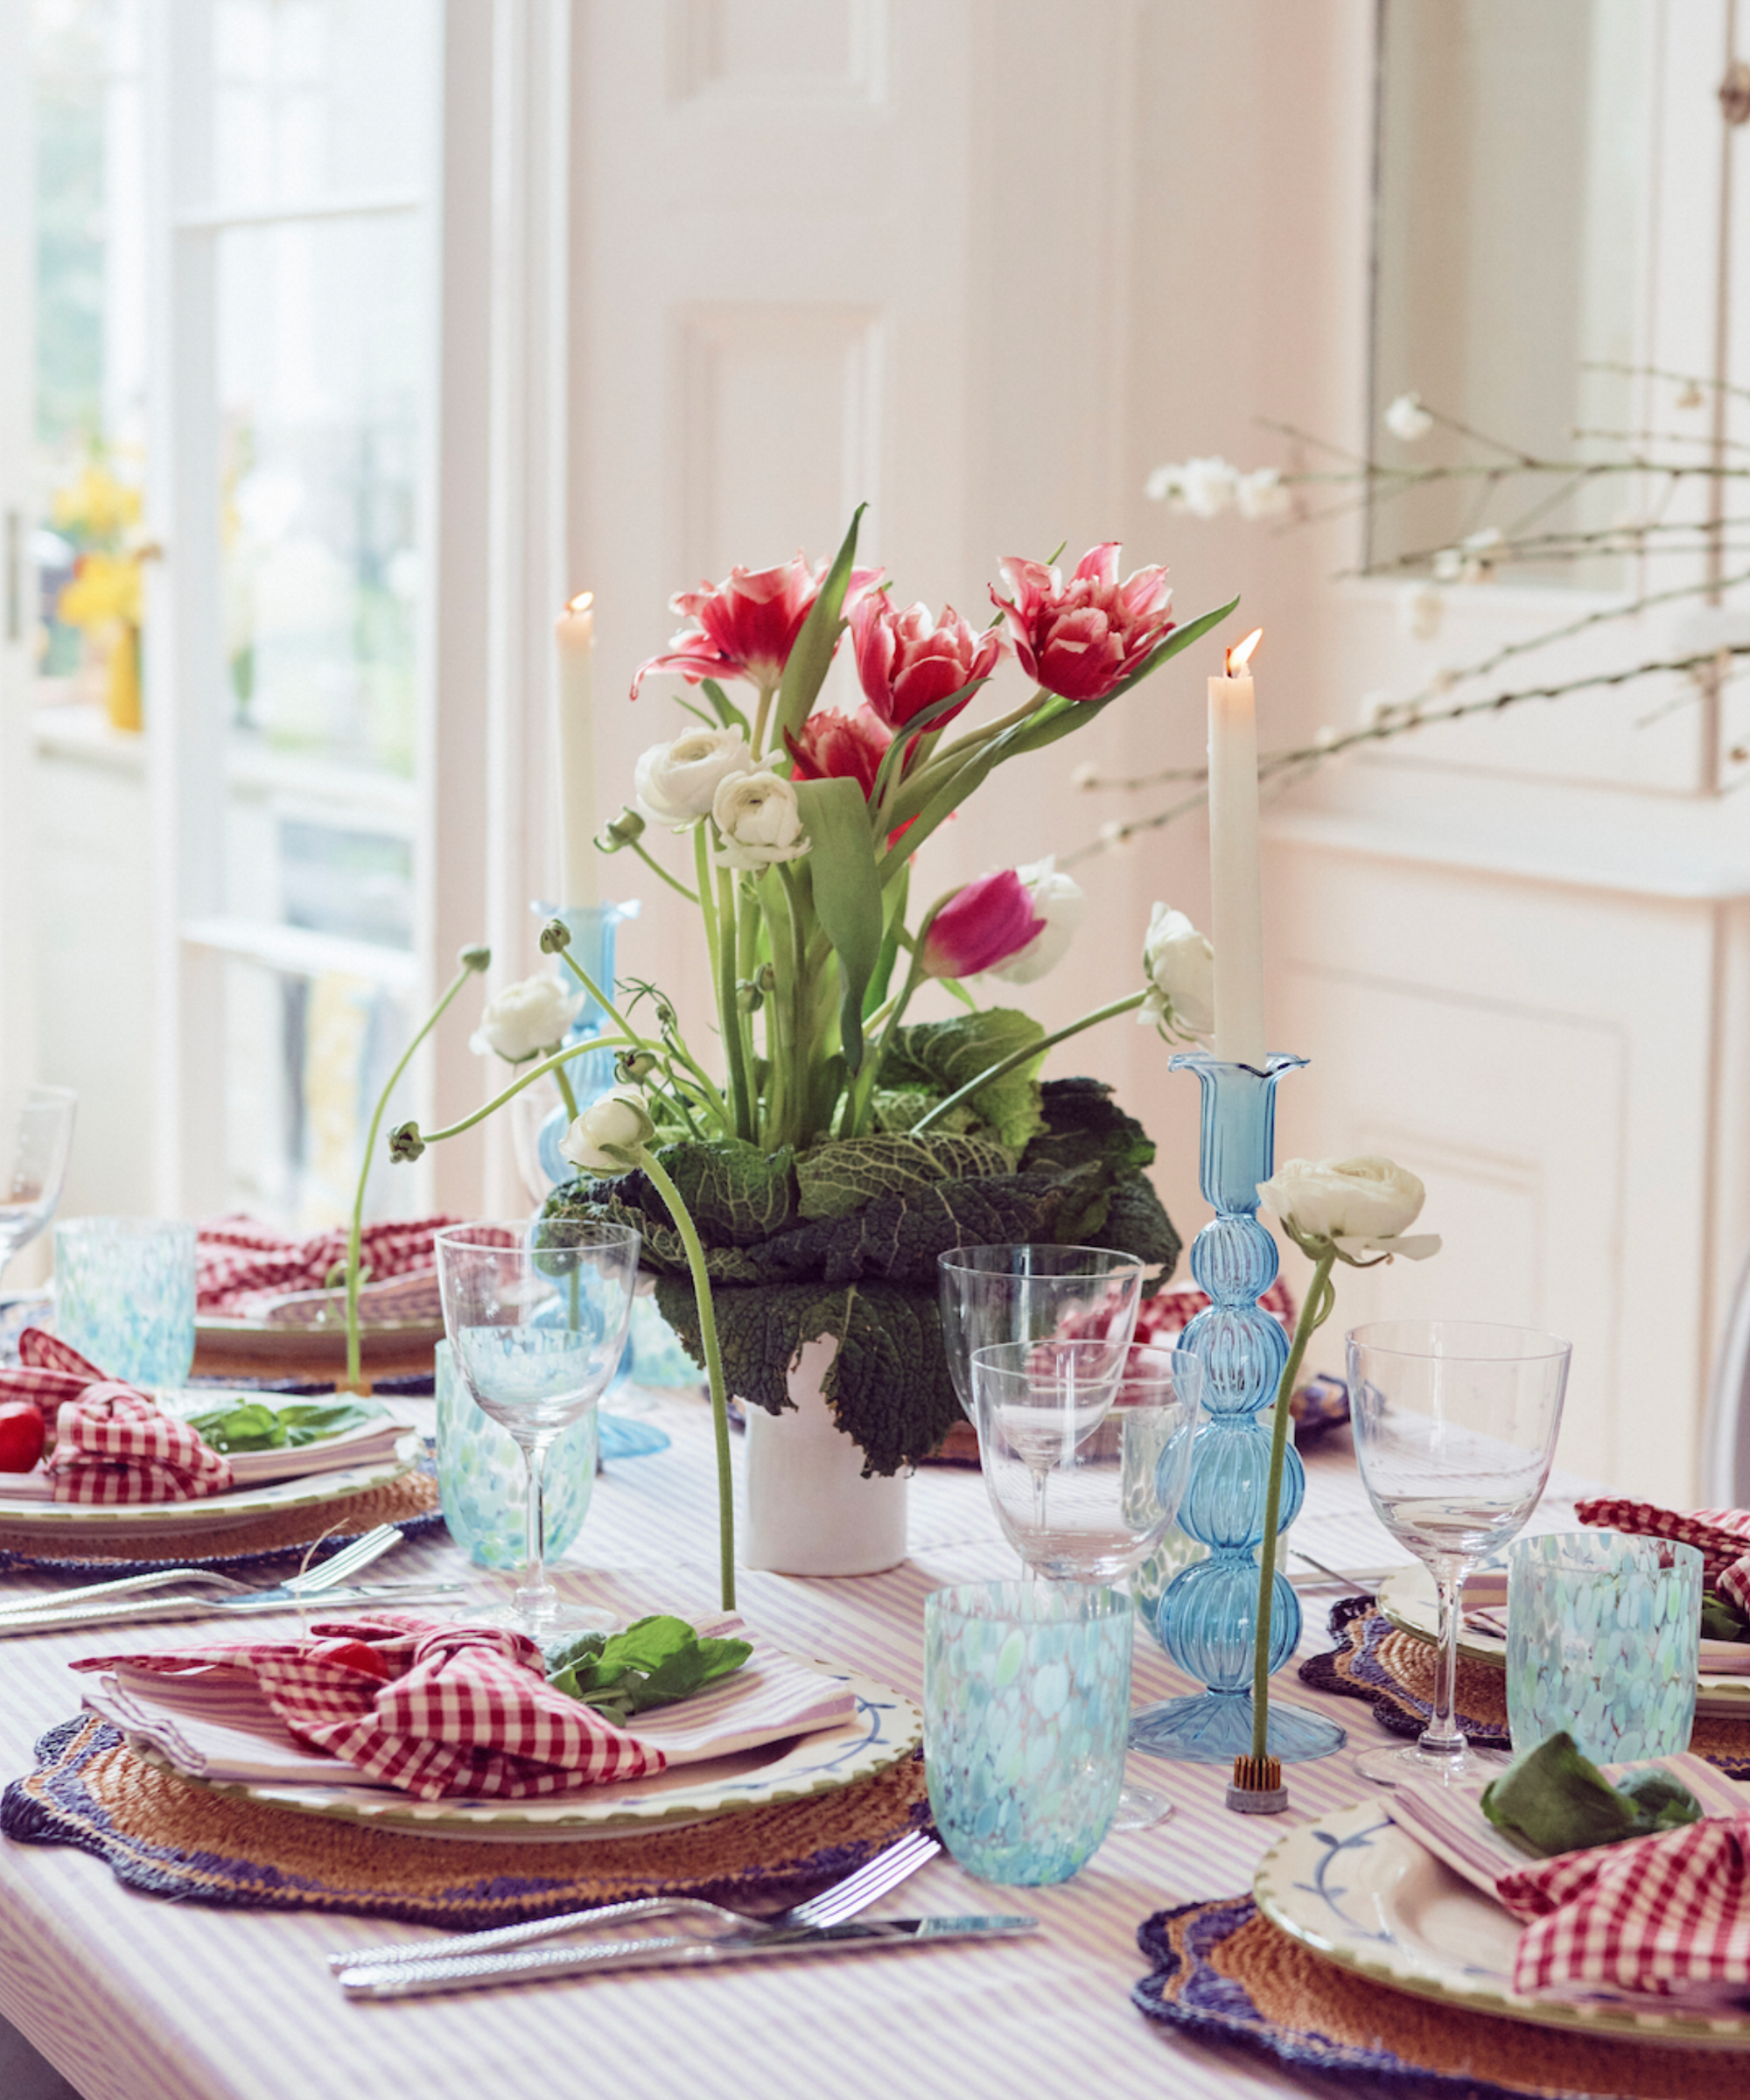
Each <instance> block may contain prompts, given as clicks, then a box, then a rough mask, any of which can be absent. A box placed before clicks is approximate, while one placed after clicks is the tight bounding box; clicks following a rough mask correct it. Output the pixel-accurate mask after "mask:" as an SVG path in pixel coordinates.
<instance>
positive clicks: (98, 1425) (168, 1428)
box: [0, 1327, 235, 1506]
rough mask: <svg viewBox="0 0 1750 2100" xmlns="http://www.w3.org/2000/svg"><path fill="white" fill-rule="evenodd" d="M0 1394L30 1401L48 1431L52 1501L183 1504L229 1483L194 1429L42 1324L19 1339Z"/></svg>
mask: <svg viewBox="0 0 1750 2100" xmlns="http://www.w3.org/2000/svg"><path fill="white" fill-rule="evenodd" d="M0 1398H4V1399H8V1400H31V1401H34V1402H35V1403H36V1405H37V1408H38V1411H39V1412H40V1413H41V1414H42V1415H43V1417H44V1418H45V1422H46V1423H47V1425H48V1426H49V1427H50V1428H51V1429H52V1432H53V1433H54V1439H55V1445H54V1450H53V1451H52V1453H51V1454H50V1456H49V1460H48V1466H47V1472H48V1475H49V1478H50V1480H51V1481H52V1482H53V1485H54V1499H55V1500H56V1502H87V1503H102V1504H104V1505H106V1506H114V1505H116V1504H120V1503H133V1502H193V1500H195V1499H196V1497H198V1496H200V1495H222V1494H224V1492H225V1491H226V1489H227V1488H230V1487H232V1486H233V1485H234V1484H235V1483H234V1481H233V1479H232V1474H231V1466H230V1461H229V1460H228V1459H225V1458H221V1455H220V1454H219V1453H217V1452H216V1451H214V1449H213V1447H212V1446H211V1445H209V1444H208V1443H207V1442H206V1440H205V1439H203V1438H202V1437H201V1435H200V1432H198V1431H197V1430H193V1429H191V1428H190V1427H189V1425H188V1424H187V1423H186V1422H179V1421H177V1420H175V1419H174V1418H172V1416H169V1415H166V1414H164V1413H162V1412H161V1411H159V1408H158V1403H157V1402H156V1401H155V1400H153V1399H151V1398H150V1397H148V1396H147V1395H146V1394H144V1393H143V1392H139V1391H137V1390H136V1389H135V1388H134V1387H133V1386H131V1385H123V1383H121V1382H120V1381H119V1380H118V1379H114V1378H109V1377H106V1376H104V1374H103V1373H102V1371H101V1370H99V1369H98V1368H97V1366H96V1365H95V1363H93V1362H90V1361H89V1360H88V1358H86V1357H84V1356H81V1355H80V1353H79V1351H78V1350H77V1349H73V1348H68V1347H67V1345H66V1342H64V1341H58V1340H57V1339H56V1338H55V1336H54V1335H52V1334H48V1333H46V1332H45V1330H44V1329H43V1328H41V1327H26V1328H25V1331H24V1333H23V1334H20V1335H19V1337H18V1369H16V1370H0Z"/></svg>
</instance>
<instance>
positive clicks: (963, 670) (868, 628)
mask: <svg viewBox="0 0 1750 2100" xmlns="http://www.w3.org/2000/svg"><path fill="white" fill-rule="evenodd" d="M851 646H852V647H853V648H855V649H856V651H857V675H858V677H859V678H860V679H861V680H862V681H863V690H864V691H865V693H866V694H867V695H868V697H869V704H870V705H871V706H872V708H873V709H874V710H875V712H876V713H877V714H878V715H879V716H880V718H881V719H882V720H883V721H884V722H885V723H886V724H887V725H888V726H889V728H892V729H903V728H904V727H905V726H906V725H907V723H908V722H909V721H910V720H911V719H912V718H913V717H914V715H916V714H919V713H921V711H922V710H923V709H925V708H927V707H930V706H933V705H934V704H935V702H936V701H938V700H946V699H947V697H948V696H949V694H950V693H957V692H958V691H959V690H960V689H961V687H962V686H963V685H970V684H971V683H972V681H973V680H974V679H975V678H988V677H989V676H991V672H992V671H993V670H995V669H996V668H997V659H998V657H999V656H1000V655H1002V653H1003V641H1002V637H1001V636H1000V635H999V634H998V633H997V632H996V630H995V629H994V628H991V629H990V630H988V631H987V632H986V633H984V634H974V633H973V632H972V629H971V628H970V627H969V626H968V625H967V624H966V622H965V621H964V620H963V619H962V618H961V617H960V615H959V613H956V611H955V609H954V607H953V606H943V607H942V618H941V619H940V620H932V619H931V617H930V611H929V607H928V606H911V607H910V608H909V609H908V610H907V611H906V612H904V613H900V612H896V611H895V610H894V608H893V606H890V605H889V604H888V603H887V601H886V598H884V597H882V596H881V595H880V594H879V592H871V594H870V595H869V596H868V597H866V598H863V599H861V600H860V601H859V602H858V605H857V606H855V607H853V609H852V611H851ZM969 699H970V696H969ZM966 704H967V702H965V701H963V702H962V703H961V705H962V706H964V705H966ZM959 712H960V708H958V707H956V708H955V709H954V710H953V711H952V712H951V713H949V714H946V715H943V716H941V717H940V718H938V719H937V720H936V721H935V722H934V723H933V724H932V725H931V726H932V728H935V729H940V728H942V726H943V725H944V724H946V723H949V722H951V721H953V719H954V717H955V716H956V715H957V714H958V713H959Z"/></svg>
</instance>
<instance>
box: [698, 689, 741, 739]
mask: <svg viewBox="0 0 1750 2100" xmlns="http://www.w3.org/2000/svg"><path fill="white" fill-rule="evenodd" d="M699 690H700V691H701V692H702V693H703V694H704V697H705V698H706V699H707V700H709V701H710V702H711V705H712V706H713V707H714V708H715V709H716V710H717V718H718V723H719V725H721V726H722V727H723V728H725V729H739V731H740V732H741V733H742V735H743V736H744V737H752V736H753V730H752V729H751V728H750V727H749V726H748V721H747V717H746V715H744V714H743V713H742V711H741V710H740V709H739V707H738V706H737V705H736V704H735V703H734V701H733V700H732V699H731V698H730V697H729V695H728V694H727V693H726V692H725V691H724V690H723V688H722V687H721V686H720V685H719V684H718V682H717V680H716V679H715V678H702V679H700V681H699ZM699 719H700V720H701V721H704V716H703V715H701V716H700V717H699Z"/></svg>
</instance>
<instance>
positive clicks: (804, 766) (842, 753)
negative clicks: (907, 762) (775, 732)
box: [784, 707, 893, 802]
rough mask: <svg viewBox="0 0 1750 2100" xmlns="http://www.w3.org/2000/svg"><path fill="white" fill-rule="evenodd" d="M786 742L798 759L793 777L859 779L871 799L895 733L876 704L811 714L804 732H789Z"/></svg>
mask: <svg viewBox="0 0 1750 2100" xmlns="http://www.w3.org/2000/svg"><path fill="white" fill-rule="evenodd" d="M784 741H785V743H786V744H787V745H788V746H789V749H790V756H791V758H792V759H793V760H795V764H794V765H793V766H792V767H791V768H790V778H791V779H792V780H793V781H856V782H857V784H858V787H859V788H862V790H863V799H864V801H865V802H867V801H868V799H869V797H870V796H871V795H872V794H873V793H874V791H875V774H876V771H877V769H878V767H879V766H880V763H881V760H882V757H883V754H884V753H886V749H887V746H889V745H890V744H891V743H892V742H893V731H892V730H891V729H888V728H886V726H885V725H883V723H882V722H881V720H880V718H879V717H878V716H877V714H876V712H875V711H874V709H873V708H872V707H859V708H858V711H857V712H856V713H855V714H854V715H841V714H838V713H837V712H836V711H833V710H832V709H830V708H827V709H823V711H821V712H820V713H819V714H817V715H810V716H809V718H808V720H807V721H806V722H804V723H803V725H802V732H801V733H800V735H797V736H789V735H786V737H785V739H784Z"/></svg>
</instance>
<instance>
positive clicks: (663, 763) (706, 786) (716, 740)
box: [632, 729, 753, 824]
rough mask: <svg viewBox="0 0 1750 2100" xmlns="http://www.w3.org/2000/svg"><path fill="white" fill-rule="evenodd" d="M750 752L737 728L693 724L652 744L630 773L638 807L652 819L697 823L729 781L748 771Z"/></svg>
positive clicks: (656, 822)
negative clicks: (665, 740) (682, 732)
mask: <svg viewBox="0 0 1750 2100" xmlns="http://www.w3.org/2000/svg"><path fill="white" fill-rule="evenodd" d="M752 772H753V753H752V752H751V751H750V750H749V749H748V746H747V739H746V737H744V736H743V735H742V733H741V732H740V731H739V729H692V730H689V731H688V732H687V733H686V735H685V736H683V737H676V739H675V741H674V742H673V743H672V744H653V745H652V746H650V748H649V750H648V751H647V752H646V753H644V755H643V757H642V758H641V759H640V760H639V761H638V765H637V767H636V769H635V770H634V774H633V776H632V777H633V785H634V788H635V790H636V793H637V798H638V811H639V814H640V815H641V816H646V817H648V819H649V820H650V822H651V823H653V824H695V823H697V822H698V820H699V819H700V818H701V817H702V816H710V815H711V802H712V798H713V797H714V796H715V795H716V794H717V791H718V788H720V787H722V785H723V783H724V782H725V781H727V780H732V779H733V778H734V777H735V775H736V774H742V773H752Z"/></svg>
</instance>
